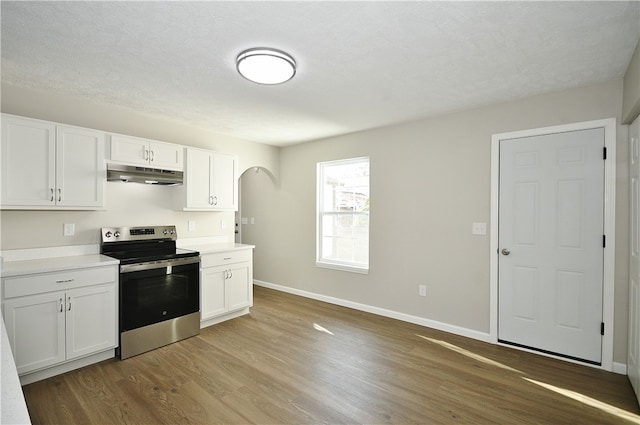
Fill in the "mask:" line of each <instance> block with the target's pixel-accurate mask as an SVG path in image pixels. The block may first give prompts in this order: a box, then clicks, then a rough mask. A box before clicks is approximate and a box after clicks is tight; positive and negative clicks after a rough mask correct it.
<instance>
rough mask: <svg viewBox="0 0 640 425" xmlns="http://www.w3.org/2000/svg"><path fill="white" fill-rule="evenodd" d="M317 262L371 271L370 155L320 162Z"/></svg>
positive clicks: (324, 264)
mask: <svg viewBox="0 0 640 425" xmlns="http://www.w3.org/2000/svg"><path fill="white" fill-rule="evenodd" d="M317 184H318V191H317V192H318V201H317V208H318V217H317V254H316V265H317V266H319V267H328V268H334V269H339V270H347V271H353V272H358V273H368V271H369V158H353V159H345V160H341V161H329V162H320V163H318V181H317Z"/></svg>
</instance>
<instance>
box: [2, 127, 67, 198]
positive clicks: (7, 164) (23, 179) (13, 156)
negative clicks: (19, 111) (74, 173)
mask: <svg viewBox="0 0 640 425" xmlns="http://www.w3.org/2000/svg"><path fill="white" fill-rule="evenodd" d="M55 137H56V132H55V125H53V124H49V123H46V122H42V121H38V120H30V119H22V118H14V117H9V116H5V115H3V116H2V139H0V144H1V145H2V191H1V194H2V199H1V200H0V201H1V204H2V206H9V207H10V206H51V205H55V197H54V191H55V178H56V174H55V169H56V163H55V161H56V156H55Z"/></svg>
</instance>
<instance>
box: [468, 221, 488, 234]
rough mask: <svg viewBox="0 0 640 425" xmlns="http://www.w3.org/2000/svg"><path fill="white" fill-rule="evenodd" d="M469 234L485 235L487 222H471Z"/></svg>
mask: <svg viewBox="0 0 640 425" xmlns="http://www.w3.org/2000/svg"><path fill="white" fill-rule="evenodd" d="M471 234H472V235H486V234H487V223H472V224H471Z"/></svg>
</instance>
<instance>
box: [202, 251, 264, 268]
mask: <svg viewBox="0 0 640 425" xmlns="http://www.w3.org/2000/svg"><path fill="white" fill-rule="evenodd" d="M251 256H252V252H251V250H250V249H243V250H239V251H226V252H217V253H215V254H202V256H201V258H202V259H201V266H202V268H206V267H215V266H220V265H224V264H232V263H242V262H245V261H251Z"/></svg>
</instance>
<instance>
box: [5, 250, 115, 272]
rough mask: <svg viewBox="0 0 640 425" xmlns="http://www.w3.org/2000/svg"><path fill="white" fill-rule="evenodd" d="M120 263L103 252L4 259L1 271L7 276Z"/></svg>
mask: <svg viewBox="0 0 640 425" xmlns="http://www.w3.org/2000/svg"><path fill="white" fill-rule="evenodd" d="M119 263H120V261H119V260H116V259H115V258H111V257H107V256H106V255H102V254H88V255H74V256H68V257H49V258H40V259H34V260H19V261H4V263H3V265H2V271H0V276H2V277H7V276H20V275H26V274H33V273H48V272H56V271H60V270H69V269H83V268H87V267H100V266H112V265H117V264H119Z"/></svg>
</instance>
